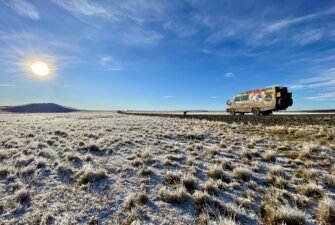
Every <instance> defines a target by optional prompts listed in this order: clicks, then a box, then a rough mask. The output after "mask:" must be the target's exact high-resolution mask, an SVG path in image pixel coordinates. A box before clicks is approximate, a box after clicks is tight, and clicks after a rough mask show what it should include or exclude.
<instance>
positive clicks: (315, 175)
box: [303, 169, 322, 181]
mask: <svg viewBox="0 0 335 225" xmlns="http://www.w3.org/2000/svg"><path fill="white" fill-rule="evenodd" d="M321 176H322V171H320V170H317V169H307V170H304V171H303V177H305V178H306V179H308V180H313V181H315V180H318V179H319V178H320V177H321Z"/></svg>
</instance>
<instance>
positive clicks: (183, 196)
mask: <svg viewBox="0 0 335 225" xmlns="http://www.w3.org/2000/svg"><path fill="white" fill-rule="evenodd" d="M158 197H159V199H161V200H162V201H164V202H168V203H182V202H184V201H187V200H188V199H189V197H190V196H189V194H188V193H187V191H186V189H185V188H184V187H182V186H180V187H178V188H177V189H176V190H169V189H168V188H167V187H162V188H160V189H159V190H158Z"/></svg>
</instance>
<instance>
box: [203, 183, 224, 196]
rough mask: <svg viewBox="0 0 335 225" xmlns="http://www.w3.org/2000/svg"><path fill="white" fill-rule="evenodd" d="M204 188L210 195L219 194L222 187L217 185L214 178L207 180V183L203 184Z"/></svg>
mask: <svg viewBox="0 0 335 225" xmlns="http://www.w3.org/2000/svg"><path fill="white" fill-rule="evenodd" d="M203 190H204V191H205V192H207V193H208V194H210V195H217V194H218V193H220V189H219V188H218V187H217V185H216V183H215V182H214V180H212V179H210V180H207V181H206V182H205V184H204V185H203Z"/></svg>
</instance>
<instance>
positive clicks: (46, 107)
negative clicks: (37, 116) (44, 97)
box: [0, 103, 78, 113]
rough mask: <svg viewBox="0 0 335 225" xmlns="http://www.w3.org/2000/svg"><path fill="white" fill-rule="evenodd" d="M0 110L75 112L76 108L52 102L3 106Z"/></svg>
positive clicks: (16, 111)
mask: <svg viewBox="0 0 335 225" xmlns="http://www.w3.org/2000/svg"><path fill="white" fill-rule="evenodd" d="M0 109H1V110H3V111H6V112H13V113H68V112H76V111H78V110H77V109H73V108H68V107H64V106H61V105H57V104H54V103H34V104H27V105H20V106H4V107H0Z"/></svg>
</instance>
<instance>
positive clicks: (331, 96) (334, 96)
mask: <svg viewBox="0 0 335 225" xmlns="http://www.w3.org/2000/svg"><path fill="white" fill-rule="evenodd" d="M306 99H309V100H317V101H333V100H335V92H329V93H324V94H319V95H316V96H310V97H307V98H306Z"/></svg>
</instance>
